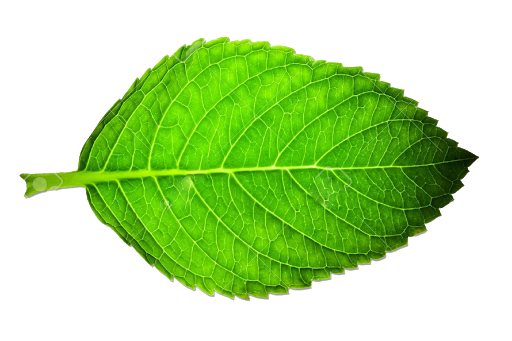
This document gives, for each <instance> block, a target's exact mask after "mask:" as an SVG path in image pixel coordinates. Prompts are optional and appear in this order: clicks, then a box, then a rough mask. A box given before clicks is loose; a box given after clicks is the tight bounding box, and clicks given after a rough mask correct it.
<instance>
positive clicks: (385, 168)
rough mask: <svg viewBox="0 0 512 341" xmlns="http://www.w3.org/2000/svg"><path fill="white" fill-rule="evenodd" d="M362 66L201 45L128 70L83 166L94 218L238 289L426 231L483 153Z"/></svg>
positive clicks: (323, 272) (377, 252) (170, 265)
mask: <svg viewBox="0 0 512 341" xmlns="http://www.w3.org/2000/svg"><path fill="white" fill-rule="evenodd" d="M436 124H437V121H436V120H434V119H432V118H430V117H429V116H427V112H426V111H425V110H422V109H420V108H418V107H417V102H416V101H414V100H412V99H410V98H407V97H404V96H403V91H402V90H398V89H395V88H392V87H390V85H389V84H388V83H384V82H382V81H380V80H379V75H377V74H373V73H367V72H364V73H363V71H362V69H361V68H359V67H343V66H342V65H341V64H339V63H326V62H325V61H315V60H313V59H312V58H311V57H308V56H304V55H299V54H295V52H294V51H293V50H292V49H290V48H286V47H282V46H274V47H270V46H269V44H268V43H266V42H255V43H253V42H251V41H249V40H244V41H233V42H229V40H228V39H226V38H221V39H217V40H214V41H210V42H205V41H204V40H202V39H201V40H198V41H196V42H194V43H193V44H192V45H190V46H183V47H181V48H180V49H179V50H178V51H177V52H176V53H175V54H174V55H172V56H171V57H169V56H166V57H165V58H163V59H162V60H161V61H160V62H159V63H158V64H157V65H156V66H155V67H154V68H153V69H149V70H147V71H146V73H145V74H144V75H143V76H142V78H141V79H140V80H139V79H137V80H136V81H135V82H134V83H133V85H132V86H131V88H130V89H129V90H128V92H127V93H126V95H125V96H124V97H123V99H121V100H120V101H118V102H117V103H116V104H114V106H113V107H112V108H111V109H110V110H109V111H108V112H107V114H106V115H105V116H104V117H103V119H102V120H101V121H100V123H99V124H98V126H97V127H96V129H95V130H94V132H93V133H92V135H91V136H90V138H89V139H88V140H87V142H86V143H85V145H84V147H83V150H82V153H81V154H80V162H79V167H78V170H77V171H75V172H70V173H56V174H55V173H53V174H31V175H29V174H22V177H23V178H24V179H25V180H26V182H27V192H26V196H31V195H33V194H35V193H37V192H41V191H45V190H48V189H52V188H65V187H76V186H83V187H85V188H86V192H87V199H88V200H89V203H90V205H91V208H92V209H93V211H94V213H95V214H96V216H97V217H98V219H99V220H100V221H102V222H103V223H104V224H106V225H108V226H110V227H111V228H112V229H113V230H114V231H115V232H116V233H117V234H118V235H119V236H120V237H121V238H122V239H123V240H124V241H125V242H126V243H127V244H129V245H132V246H133V247H134V248H135V249H136V250H137V251H138V252H139V253H140V254H141V255H142V256H143V257H144V259H145V260H146V261H147V262H148V263H149V264H151V265H154V266H156V267H157V268H158V269H159V270H160V271H161V272H162V273H164V274H165V275H166V276H167V277H169V278H170V279H173V278H177V279H178V280H179V281H180V282H182V283H183V284H184V285H186V286H188V287H190V288H195V287H196V286H197V287H199V288H200V289H201V290H203V291H204V292H206V293H207V294H210V295H212V294H213V293H214V291H217V292H219V293H222V294H224V295H227V296H229V297H233V296H234V295H236V296H238V297H241V298H244V299H247V298H248V297H249V295H253V296H258V297H266V296H268V293H285V292H287V291H288V289H289V288H306V287H309V286H310V285H311V281H312V280H320V279H325V278H329V277H330V274H331V273H342V272H343V271H344V269H351V268H356V267H357V266H358V264H365V263H369V262H370V260H371V259H380V258H382V257H384V255H385V253H386V251H391V250H395V249H397V248H399V247H401V246H403V245H405V244H406V243H407V238H408V237H410V236H414V235H416V234H418V233H421V232H423V231H425V230H426V229H425V223H427V222H429V221H431V220H433V219H435V218H436V217H438V216H439V215H440V212H439V209H440V208H441V207H443V206H445V205H446V204H448V203H449V202H450V201H452V194H453V193H455V192H456V191H457V190H459V189H460V188H461V187H462V183H461V179H462V178H463V177H464V176H465V175H466V173H467V172H468V167H469V165H470V164H471V163H473V162H474V161H475V160H476V159H477V157H476V156H475V155H473V154H471V153H470V152H468V151H466V150H464V149H461V148H459V147H457V143H456V142H455V141H453V140H451V139H448V138H447V133H446V132H445V131H444V130H442V129H440V128H438V127H437V126H436Z"/></svg>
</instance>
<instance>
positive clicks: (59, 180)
mask: <svg viewBox="0 0 512 341" xmlns="http://www.w3.org/2000/svg"><path fill="white" fill-rule="evenodd" d="M466 160H471V158H467V159H457V160H450V161H443V162H437V163H428V164H420V165H405V166H397V165H385V166H360V167H328V166H318V165H308V166H267V167H244V168H215V169H202V170H187V169H163V170H156V169H152V170H134V171H74V172H65V173H42V174H22V175H21V177H22V178H23V179H24V180H25V181H26V182H27V192H26V193H25V196H27V197H29V196H32V195H34V194H37V193H39V192H44V191H48V190H51V189H59V188H69V187H85V186H87V185H90V184H94V183H100V182H110V181H119V180H125V179H141V178H149V177H163V176H186V175H207V174H234V173H242V172H270V171H294V170H304V169H316V170H318V171H319V172H321V171H325V170H327V171H329V170H340V171H349V170H358V169H360V170H368V169H389V168H412V167H426V166H435V165H439V164H444V163H452V162H461V161H466ZM34 181H35V182H36V184H35V185H34ZM34 186H35V187H36V188H34ZM43 187H44V188H43Z"/></svg>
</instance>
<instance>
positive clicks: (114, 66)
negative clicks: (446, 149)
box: [9, 30, 483, 313]
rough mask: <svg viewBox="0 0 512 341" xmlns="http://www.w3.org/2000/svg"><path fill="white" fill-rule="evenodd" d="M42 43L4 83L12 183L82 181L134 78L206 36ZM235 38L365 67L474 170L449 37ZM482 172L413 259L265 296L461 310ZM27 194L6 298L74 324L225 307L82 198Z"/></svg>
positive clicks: (403, 253) (79, 192)
mask: <svg viewBox="0 0 512 341" xmlns="http://www.w3.org/2000/svg"><path fill="white" fill-rule="evenodd" d="M59 32H60V31H59ZM198 32H199V31H198ZM210 32H212V31H211V30H210ZM213 32H215V31H213ZM45 33H46V34H41V35H38V34H37V33H34V35H33V36H30V37H27V39H26V42H25V44H23V46H20V48H19V49H18V50H17V51H15V56H17V61H16V63H15V64H14V65H16V67H15V69H14V65H13V69H12V70H9V72H14V73H16V74H17V78H16V79H17V80H16V84H18V82H19V84H18V85H17V86H18V87H19V88H18V89H19V91H17V92H16V94H15V96H16V97H15V98H16V102H15V104H16V105H17V106H18V107H19V108H20V110H19V111H17V112H16V113H13V115H12V117H13V118H14V121H15V122H17V124H15V125H13V127H14V128H13V129H14V131H13V133H16V134H17V136H19V144H18V146H16V148H15V149H16V151H17V155H16V156H15V158H16V166H15V167H12V168H11V169H12V174H11V175H12V177H13V178H15V177H16V176H17V174H18V173H21V172H50V171H69V170H73V169H76V167H77V164H78V157H79V153H80V150H81V147H82V145H83V143H84V142H85V140H86V139H87V137H88V136H89V134H90V133H91V131H92V130H93V129H94V127H95V126H96V124H97V122H98V121H99V120H100V118H101V117H102V115H103V114H104V113H105V112H106V111H107V110H108V109H109V107H110V106H111V105H112V104H113V103H114V102H115V101H116V100H117V99H118V98H120V97H122V96H123V94H124V93H125V91H126V90H127V89H128V87H129V86H130V84H131V83H132V82H133V80H134V78H135V77H137V76H141V75H142V73H143V72H144V71H145V70H146V69H147V68H148V67H151V66H153V65H154V64H156V63H157V62H158V61H159V60H160V59H161V58H162V57H163V56H164V55H165V54H171V53H172V52H174V51H175V50H176V49H177V48H178V47H179V46H181V45H182V44H184V43H190V42H192V41H193V40H195V39H197V38H199V37H200V36H201V35H203V36H204V32H203V33H198V34H197V35H191V34H188V35H187V34H174V35H170V36H169V37H168V38H166V39H159V40H156V39H155V40H154V41H153V40H151V42H150V43H149V44H148V43H147V41H144V40H141V41H140V42H138V41H137V39H136V38H134V37H130V38H129V39H128V38H126V37H123V35H122V34H119V35H104V36H100V35H95V36H91V35H90V34H89V33H88V32H86V31H84V32H83V33H77V34H76V35H74V36H73V39H70V38H66V36H64V35H62V34H60V33H59V34H57V31H55V32H54V34H47V32H45ZM215 33H216V34H212V35H210V36H204V37H205V38H206V39H207V40H211V39H213V38H216V37H218V36H221V35H222V34H225V33H224V32H218V33H217V32H215ZM230 37H231V39H233V40H235V39H242V38H250V39H252V40H253V41H256V40H268V41H270V42H271V43H272V44H275V45H287V46H291V47H293V48H295V49H296V51H297V52H298V53H304V54H310V55H312V56H313V57H315V58H316V59H325V60H328V61H336V62H342V63H343V64H344V65H353V66H361V65H362V66H364V69H365V71H369V72H378V73H381V75H382V80H384V81H387V82H390V83H391V85H392V86H394V87H398V88H404V89H406V92H405V95H406V96H408V97H412V98H414V99H416V100H417V101H418V102H419V106H420V107H422V108H425V109H426V110H428V111H429V112H430V115H431V116H433V117H435V118H437V119H439V120H440V122H439V125H440V126H441V127H443V128H444V129H445V130H447V131H449V133H450V135H449V137H450V138H453V139H455V140H457V141H459V142H460V143H461V146H462V147H464V148H467V149H469V150H471V151H472V152H474V153H476V154H478V155H480V157H481V154H480V150H479V149H480V148H479V145H478V142H477V141H478V139H477V138H476V136H475V135H474V131H476V130H477V129H478V128H479V127H478V126H477V124H478V122H477V121H476V120H474V119H473V118H474V117H475V113H473V112H472V108H471V107H470V106H467V105H465V104H464V103H461V102H460V101H458V100H456V98H457V95H458V94H460V93H462V92H463V91H465V90H464V89H463V87H464V86H463V85H459V86H458V87H457V86H455V87H454V86H453V84H454V82H458V83H457V84H460V82H462V83H465V81H466V80H467V81H469V79H467V78H465V77H467V76H465V75H464V74H463V72H462V68H461V67H460V63H461V61H460V50H459V49H460V46H459V45H457V43H453V44H451V41H450V40H449V38H448V37H445V38H444V39H443V40H439V39H432V37H431V36H428V35H426V36H423V37H422V36H415V38H414V39H412V38H411V39H409V38H407V39H406V38H404V37H400V36H393V35H388V36H386V37H383V36H382V35H369V36H364V35H363V36H358V35H353V38H351V39H347V38H346V37H343V36H342V35H341V34H340V36H339V37H338V36H335V35H334V34H333V35H331V36H327V37H323V36H317V37H314V38H307V37H304V36H289V35H286V34H262V33H260V34H245V33H243V34H241V35H240V36H234V35H231V36H230ZM20 61H21V62H20ZM447 80H448V81H449V82H448V81H447ZM466 84H467V83H466ZM18 96H19V97H18ZM479 164H480V162H478V161H477V163H476V164H474V165H473V166H472V168H471V173H470V174H468V177H467V178H466V179H465V180H464V183H465V184H466V188H463V189H462V190H461V191H460V193H459V194H456V195H455V199H456V202H454V203H452V204H450V205H449V206H448V207H447V208H445V209H443V210H442V213H443V216H442V217H441V218H439V219H437V220H436V221H434V222H432V223H431V224H429V225H428V226H427V228H428V230H429V231H428V232H427V233H426V234H424V235H421V236H419V237H416V238H412V239H410V241H409V244H410V246H409V247H407V248H404V249H402V250H400V251H398V252H395V253H392V254H390V255H388V257H387V259H385V260H383V261H381V262H377V263H374V264H372V265H370V266H364V267H361V268H360V270H358V271H355V272H348V273H347V274H346V275H344V276H340V277H336V276H335V277H334V278H333V280H331V281H329V282H323V283H313V289H312V290H307V291H292V292H291V294H290V295H289V296H287V297H272V296H271V297H270V301H273V302H274V304H278V305H280V306H283V307H286V306H287V305H290V304H293V303H297V304H299V305H300V306H306V305H307V304H309V303H311V304H315V305H316V304H333V305H343V304H344V303H345V304H349V305H350V306H356V305H358V306H359V309H361V308H362V307H367V309H368V312H373V313H376V312H377V310H379V311H387V310H391V309H393V308H395V307H404V306H407V305H408V304H411V305H420V306H424V307H429V308H433V307H436V306H440V307H444V308H443V309H446V307H447V306H448V309H449V307H450V305H451V304H452V303H453V304H465V303H464V302H465V296H464V295H465V294H464V293H462V292H461V290H460V289H461V287H463V286H464V284H465V283H466V281H469V280H470V276H471V273H470V272H469V269H470V267H469V266H468V264H467V263H468V262H470V260H468V258H467V254H466V252H467V251H468V250H469V249H472V248H473V245H471V244H470V243H468V242H467V240H466V237H464V235H467V234H468V233H471V231H473V230H474V229H476V228H478V226H477V225H478V224H480V223H479V222H477V220H475V214H476V213H475V212H476V207H477V205H478V199H479V192H480V191H481V190H483V188H480V189H479V188H478V187H479V186H481V187H483V185H479V181H478V179H477V178H478V171H479V168H480V165H479ZM23 192H24V183H23V181H21V180H18V182H16V188H15V191H14V194H11V195H10V198H11V200H12V202H13V203H14V205H15V206H16V209H17V210H18V212H20V213H19V215H18V216H19V220H18V221H17V223H16V226H15V228H14V231H12V232H10V233H13V234H14V235H15V238H14V239H13V243H14V241H16V242H15V243H16V244H17V245H18V249H17V250H18V251H17V252H16V253H14V254H13V256H14V257H13V258H14V260H15V261H14V262H13V265H14V266H15V267H14V268H13V269H12V270H11V271H12V276H10V283H11V284H12V286H13V290H17V288H16V287H17V285H18V284H19V283H30V290H26V291H25V292H24V295H23V298H22V300H23V301H24V302H31V303H30V304H31V305H33V306H38V307H43V306H48V305H52V306H54V307H57V308H58V309H63V310H67V311H71V312H73V311H76V310H78V309H82V308H83V307H111V306H112V307H123V306H139V307H142V305H144V304H146V303H147V302H148V301H149V302H151V301H153V300H155V301H156V302H158V305H161V306H166V305H169V306H172V305H173V304H175V303H176V302H183V304H185V305H187V306H188V305H191V304H195V303H199V304H202V305H204V306H208V305H213V303H217V302H219V301H220V302H225V303H227V302H230V299H228V298H225V297H222V296H217V297H216V298H209V297H207V296H206V295H204V294H203V293H201V292H200V291H199V290H198V291H197V292H191V291H190V290H189V289H187V288H185V287H183V286H182V285H181V284H179V283H178V282H177V281H175V282H174V283H173V284H171V283H170V282H169V281H168V280H167V279H166V278H165V277H163V276H162V275H161V274H159V273H158V271H157V270H155V269H152V268H150V267H149V266H148V265H147V264H146V263H145V262H144V260H143V259H142V258H141V257H140V256H139V255H138V254H137V253H136V252H135V251H133V250H132V249H130V248H129V247H127V246H126V245H125V244H124V243H123V242H122V241H121V240H120V239H119V238H118V237H117V236H116V235H115V234H114V233H113V232H112V231H111V230H110V229H109V228H108V227H106V226H104V225H102V224H101V223H100V222H99V221H98V220H97V219H96V218H95V217H94V214H93V213H92V211H91V209H90V208H89V206H88V204H87V201H86V196H85V191H84V190H83V189H73V190H70V189H67V190H62V191H59V192H51V193H45V194H42V195H38V196H35V197H33V198H31V199H28V200H25V199H24V198H23ZM12 247H14V248H16V246H15V245H12ZM472 270H476V269H472ZM236 301H237V302H238V303H237V304H246V302H244V301H241V300H238V299H237V300H236ZM252 301H255V302H254V303H255V304H257V305H258V304H260V303H263V304H265V302H259V300H257V299H253V300H252ZM145 302H146V303H145ZM361 304H362V306H361Z"/></svg>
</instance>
